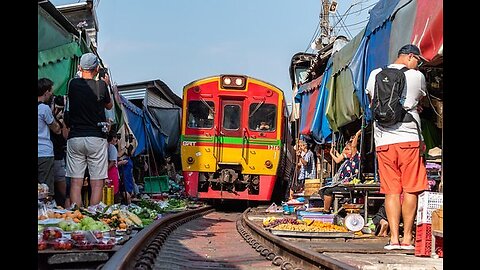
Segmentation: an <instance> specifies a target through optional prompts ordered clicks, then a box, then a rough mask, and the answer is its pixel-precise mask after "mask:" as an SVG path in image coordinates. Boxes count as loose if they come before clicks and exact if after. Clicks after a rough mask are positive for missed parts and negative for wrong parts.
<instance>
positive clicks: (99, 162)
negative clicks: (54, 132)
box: [66, 137, 108, 180]
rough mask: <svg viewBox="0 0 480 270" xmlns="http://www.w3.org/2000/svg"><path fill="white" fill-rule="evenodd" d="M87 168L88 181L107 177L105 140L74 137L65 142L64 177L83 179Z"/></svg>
mask: <svg viewBox="0 0 480 270" xmlns="http://www.w3.org/2000/svg"><path fill="white" fill-rule="evenodd" d="M87 166H88V172H89V174H90V180H103V179H106V178H107V177H108V174H107V167H108V143H107V139H104V138H99V137H76V138H71V139H68V140H67V166H66V168H67V173H66V176H68V177H71V178H80V179H83V177H84V175H85V169H86V168H87Z"/></svg>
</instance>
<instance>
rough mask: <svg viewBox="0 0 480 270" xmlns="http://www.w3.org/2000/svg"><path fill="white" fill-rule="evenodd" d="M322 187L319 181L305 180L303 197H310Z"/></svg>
mask: <svg viewBox="0 0 480 270" xmlns="http://www.w3.org/2000/svg"><path fill="white" fill-rule="evenodd" d="M321 187H322V180H321V179H305V189H304V191H305V192H304V193H303V195H304V196H307V197H309V196H311V195H312V194H313V193H318V191H319V190H320V188H321Z"/></svg>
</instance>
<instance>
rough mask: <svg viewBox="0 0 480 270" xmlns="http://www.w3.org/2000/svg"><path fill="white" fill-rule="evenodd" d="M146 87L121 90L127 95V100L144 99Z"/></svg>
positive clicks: (122, 93) (123, 94)
mask: <svg viewBox="0 0 480 270" xmlns="http://www.w3.org/2000/svg"><path fill="white" fill-rule="evenodd" d="M145 91H146V89H135V90H125V91H122V92H120V94H121V95H122V96H123V97H125V98H126V99H127V100H132V99H144V98H145Z"/></svg>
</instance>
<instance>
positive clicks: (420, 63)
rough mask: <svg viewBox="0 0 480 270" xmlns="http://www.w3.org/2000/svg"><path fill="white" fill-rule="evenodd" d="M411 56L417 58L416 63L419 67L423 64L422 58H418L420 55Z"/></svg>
mask: <svg viewBox="0 0 480 270" xmlns="http://www.w3.org/2000/svg"><path fill="white" fill-rule="evenodd" d="M412 56H413V58H415V59H417V65H418V66H419V67H420V66H421V65H423V60H422V59H421V58H420V56H418V55H415V54H413V55H412Z"/></svg>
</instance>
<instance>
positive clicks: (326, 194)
mask: <svg viewBox="0 0 480 270" xmlns="http://www.w3.org/2000/svg"><path fill="white" fill-rule="evenodd" d="M360 134H361V130H359V131H357V133H355V136H353V137H352V138H351V139H350V140H349V141H348V142H347V143H346V144H345V147H344V148H343V151H342V153H341V154H339V153H338V151H337V150H336V149H335V147H332V148H331V149H330V155H331V156H332V159H333V160H334V161H335V163H340V162H342V161H343V163H342V165H340V168H338V171H337V172H336V173H335V175H334V176H333V179H332V182H331V183H330V184H328V185H325V186H323V187H322V188H321V189H320V192H319V193H320V196H322V197H323V208H324V211H325V212H327V213H329V212H330V207H331V205H332V201H333V193H334V192H350V190H349V189H348V188H347V187H345V186H342V185H341V184H345V183H348V182H349V181H350V180H352V179H353V178H354V177H356V176H357V175H358V172H359V170H358V169H359V163H360V156H359V152H358V150H357V142H358V137H359V136H360Z"/></svg>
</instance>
